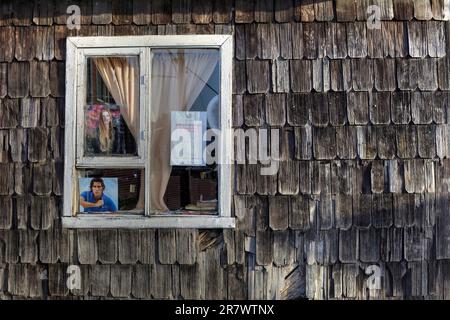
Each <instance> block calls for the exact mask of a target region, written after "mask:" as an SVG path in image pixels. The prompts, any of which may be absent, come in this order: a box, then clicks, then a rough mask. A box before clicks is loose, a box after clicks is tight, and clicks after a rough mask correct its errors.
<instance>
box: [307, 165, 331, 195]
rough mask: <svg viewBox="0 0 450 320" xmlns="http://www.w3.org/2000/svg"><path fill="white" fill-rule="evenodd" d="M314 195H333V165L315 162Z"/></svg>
mask: <svg viewBox="0 0 450 320" xmlns="http://www.w3.org/2000/svg"><path fill="white" fill-rule="evenodd" d="M313 167H314V168H313V176H312V180H313V181H312V183H313V189H312V194H315V195H320V194H321V193H323V194H331V165H330V163H329V162H325V161H314V162H313Z"/></svg>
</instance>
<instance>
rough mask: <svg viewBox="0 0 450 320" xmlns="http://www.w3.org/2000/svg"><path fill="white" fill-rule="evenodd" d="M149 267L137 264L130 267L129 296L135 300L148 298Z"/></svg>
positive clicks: (149, 294)
mask: <svg viewBox="0 0 450 320" xmlns="http://www.w3.org/2000/svg"><path fill="white" fill-rule="evenodd" d="M151 286H152V284H151V282H150V265H148V264H137V265H134V266H132V271H131V294H132V295H133V297H136V298H150V296H151Z"/></svg>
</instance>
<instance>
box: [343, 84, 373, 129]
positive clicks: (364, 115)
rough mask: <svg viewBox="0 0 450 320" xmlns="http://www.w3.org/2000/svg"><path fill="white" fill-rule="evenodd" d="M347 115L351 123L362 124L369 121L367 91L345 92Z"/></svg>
mask: <svg viewBox="0 0 450 320" xmlns="http://www.w3.org/2000/svg"><path fill="white" fill-rule="evenodd" d="M347 115H348V122H349V124H351V125H363V124H367V123H368V122H369V95H368V93H367V92H349V93H348V94H347Z"/></svg>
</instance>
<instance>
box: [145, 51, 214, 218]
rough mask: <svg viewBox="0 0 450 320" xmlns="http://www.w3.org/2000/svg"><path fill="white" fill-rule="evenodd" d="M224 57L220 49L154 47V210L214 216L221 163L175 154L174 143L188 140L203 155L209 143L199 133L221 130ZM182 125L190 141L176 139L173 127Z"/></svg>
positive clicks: (152, 176)
mask: <svg viewBox="0 0 450 320" xmlns="http://www.w3.org/2000/svg"><path fill="white" fill-rule="evenodd" d="M219 57H220V55H219V50H217V49H154V50H152V68H151V81H152V82H151V97H150V98H151V110H150V112H151V128H152V129H151V141H150V144H151V159H150V160H151V165H150V168H151V172H150V176H151V179H150V183H151V185H150V187H151V189H150V192H151V195H150V204H151V210H152V212H153V213H164V212H168V211H169V210H172V211H173V210H175V213H180V214H214V213H215V212H214V211H215V210H216V209H217V194H218V192H217V166H216V165H208V164H206V163H205V162H204V161H198V154H193V153H191V152H190V151H189V152H187V153H183V154H181V155H180V154H178V153H177V154H175V155H174V154H173V153H174V152H176V150H175V148H174V146H178V147H180V144H179V143H174V141H175V142H179V141H182V142H181V143H184V144H188V143H189V145H187V146H186V150H200V152H202V153H203V149H204V148H205V146H206V145H207V143H204V141H202V140H198V139H196V138H195V137H198V135H195V134H194V132H199V133H200V139H203V134H204V131H205V130H207V129H210V128H214V129H220V126H219V118H220V117H219V115H220V112H219V110H220V106H219V101H220V99H219V97H220V72H219V69H220V68H219V60H220V59H219ZM179 128H182V129H184V130H185V131H186V132H187V133H188V134H187V135H188V136H189V139H187V140H184V139H181V140H179V139H177V138H176V137H175V138H174V135H175V134H174V132H175V130H174V129H179ZM177 132H179V131H177ZM182 136H183V135H180V136H178V137H179V138H181V137H182ZM190 137H192V139H190ZM184 138H186V137H184ZM186 141H189V142H186ZM192 144H196V145H195V146H194V147H193V146H192ZM181 147H183V145H181ZM183 157H184V158H183ZM194 159H195V160H194ZM171 164H172V165H173V167H172V165H171ZM172 169H173V170H172ZM177 190H181V191H180V192H177Z"/></svg>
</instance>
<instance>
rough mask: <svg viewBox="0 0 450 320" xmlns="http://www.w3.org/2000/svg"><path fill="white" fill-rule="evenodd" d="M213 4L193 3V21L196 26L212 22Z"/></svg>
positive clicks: (205, 1) (203, 0) (204, 0)
mask: <svg viewBox="0 0 450 320" xmlns="http://www.w3.org/2000/svg"><path fill="white" fill-rule="evenodd" d="M212 10H213V3H212V1H208V0H200V1H194V2H193V3H192V21H193V22H194V23H195V24H207V23H210V22H211V21H212Z"/></svg>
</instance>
